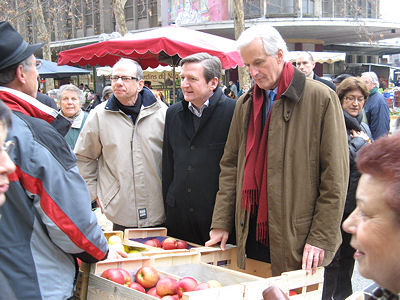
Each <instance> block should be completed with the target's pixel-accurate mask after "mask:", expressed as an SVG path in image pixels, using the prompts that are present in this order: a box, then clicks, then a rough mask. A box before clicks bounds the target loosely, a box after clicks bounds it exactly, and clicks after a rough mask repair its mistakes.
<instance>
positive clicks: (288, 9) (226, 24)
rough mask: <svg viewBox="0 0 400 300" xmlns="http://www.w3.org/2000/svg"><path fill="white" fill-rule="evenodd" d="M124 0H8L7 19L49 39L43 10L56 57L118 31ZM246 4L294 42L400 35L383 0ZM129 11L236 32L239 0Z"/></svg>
mask: <svg viewBox="0 0 400 300" xmlns="http://www.w3.org/2000/svg"><path fill="white" fill-rule="evenodd" d="M120 1H121V0H37V1H34V3H36V2H37V3H39V4H40V5H39V6H38V5H35V4H32V2H30V1H29V2H28V0H15V1H11V0H3V1H2V4H0V8H2V10H0V19H1V20H3V19H10V21H11V22H12V23H13V24H14V25H15V26H16V28H17V29H18V31H20V32H21V33H22V35H23V36H24V37H25V38H26V40H28V41H29V42H32V43H35V42H41V41H42V36H43V35H41V32H40V31H39V30H38V28H39V26H38V25H39V23H38V21H37V19H38V14H39V13H40V10H41V11H42V12H43V17H44V20H45V24H46V27H47V31H48V34H49V36H50V39H51V44H50V47H51V49H52V54H53V56H54V60H55V59H56V55H57V53H58V52H59V51H61V50H65V49H69V48H75V47H79V46H83V45H86V44H90V43H95V42H98V41H101V40H104V39H107V38H110V37H113V36H115V34H113V32H115V31H116V21H115V15H114V12H113V5H114V4H115V3H117V2H120ZM31 6H32V7H31ZM243 7H244V16H245V22H246V26H248V25H251V24H254V23H259V22H268V23H270V24H271V25H273V26H275V27H276V28H277V29H278V30H279V31H280V32H281V34H282V36H283V37H284V38H285V40H286V41H287V43H288V46H289V50H298V51H300V50H309V51H326V50H327V49H328V51H338V50H337V49H335V46H337V45H340V44H343V43H350V42H355V41H361V42H370V43H375V42H376V41H378V40H380V39H384V38H391V37H399V36H400V23H397V24H392V23H391V24H386V23H384V22H382V20H381V18H380V10H379V8H380V0H273V1H271V0H243ZM13 15H16V16H17V17H13V18H11V17H10V16H13ZM124 15H125V20H126V25H127V29H128V31H131V32H135V31H137V30H145V29H147V28H152V27H158V26H165V25H168V24H172V23H175V24H178V25H182V26H188V27H191V28H193V29H197V30H202V31H206V32H209V33H213V34H217V35H221V36H225V37H228V38H234V23H233V19H234V5H233V0H126V2H125V5H124ZM338 49H339V48H338ZM345 52H346V53H347V56H346V63H364V62H370V63H379V58H380V56H381V54H380V53H379V54H376V53H373V52H372V53H362V52H360V51H358V50H357V51H356V52H353V51H351V50H346V51H345ZM344 63H345V62H343V63H336V64H332V65H329V64H326V65H324V67H323V69H322V66H319V70H317V73H319V74H324V73H326V74H338V73H340V72H341V71H343V65H344Z"/></svg>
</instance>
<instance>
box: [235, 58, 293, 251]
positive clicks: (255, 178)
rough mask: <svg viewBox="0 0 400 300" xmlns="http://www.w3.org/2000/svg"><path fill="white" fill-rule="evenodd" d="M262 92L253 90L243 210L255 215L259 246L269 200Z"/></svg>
mask: <svg viewBox="0 0 400 300" xmlns="http://www.w3.org/2000/svg"><path fill="white" fill-rule="evenodd" d="M293 73H294V69H293V65H292V64H291V63H290V62H288V63H285V65H284V67H283V71H282V74H281V78H280V80H279V85H278V93H277V95H276V100H279V98H280V96H281V95H282V94H283V93H284V92H285V91H286V89H287V88H288V86H289V84H290V82H291V81H292V78H293ZM263 102H264V91H263V90H262V89H261V88H259V87H258V86H257V85H255V86H254V93H253V107H252V110H251V112H250V119H249V129H248V133H247V142H246V158H245V167H244V178H243V190H242V207H243V208H244V209H245V210H250V212H251V214H252V215H253V216H254V215H255V214H256V212H257V228H256V239H257V241H258V242H259V243H263V244H265V245H266V244H267V243H268V198H267V165H268V161H267V145H268V128H269V120H270V116H271V111H272V108H271V109H270V111H269V114H268V117H267V120H266V122H265V126H264V130H262V128H261V126H262V117H263V109H262V107H263Z"/></svg>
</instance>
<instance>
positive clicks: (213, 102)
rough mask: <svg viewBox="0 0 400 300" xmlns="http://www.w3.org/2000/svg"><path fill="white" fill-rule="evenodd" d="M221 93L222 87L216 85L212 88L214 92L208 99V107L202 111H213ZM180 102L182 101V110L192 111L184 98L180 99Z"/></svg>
mask: <svg viewBox="0 0 400 300" xmlns="http://www.w3.org/2000/svg"><path fill="white" fill-rule="evenodd" d="M222 94H223V91H222V89H221V88H220V87H217V88H216V89H215V90H214V94H212V96H211V97H210V99H209V103H208V107H207V108H206V109H205V110H204V112H203V113H205V112H206V110H209V111H213V110H214V108H215V107H216V106H217V105H218V102H219V100H220V99H221V98H222V97H221V96H222ZM181 103H182V108H183V109H184V110H187V111H188V112H190V113H192V112H191V111H190V110H189V102H187V101H186V100H182V101H181Z"/></svg>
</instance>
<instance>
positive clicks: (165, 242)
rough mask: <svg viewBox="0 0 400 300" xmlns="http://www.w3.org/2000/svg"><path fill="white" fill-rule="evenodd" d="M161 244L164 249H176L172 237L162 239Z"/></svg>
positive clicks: (175, 243) (175, 242)
mask: <svg viewBox="0 0 400 300" xmlns="http://www.w3.org/2000/svg"><path fill="white" fill-rule="evenodd" d="M161 246H162V248H163V249H164V250H171V249H176V246H177V241H176V239H174V238H171V237H169V238H166V239H165V240H163V241H162V243H161Z"/></svg>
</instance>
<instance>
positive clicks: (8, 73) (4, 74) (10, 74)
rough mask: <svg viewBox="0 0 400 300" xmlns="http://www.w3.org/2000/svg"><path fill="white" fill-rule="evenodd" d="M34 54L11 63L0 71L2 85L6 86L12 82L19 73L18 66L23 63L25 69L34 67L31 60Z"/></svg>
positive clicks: (0, 84) (0, 83)
mask: <svg viewBox="0 0 400 300" xmlns="http://www.w3.org/2000/svg"><path fill="white" fill-rule="evenodd" d="M31 57H32V56H29V57H27V58H25V59H24V60H23V61H20V62H19V63H16V64H14V65H11V66H9V67H7V68H5V69H3V70H1V71H0V86H6V85H8V84H9V83H11V82H12V81H13V80H14V79H15V75H16V74H17V68H18V66H19V65H21V66H22V67H23V68H24V70H25V71H28V70H30V68H31V67H32V63H31V61H30V59H31Z"/></svg>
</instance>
